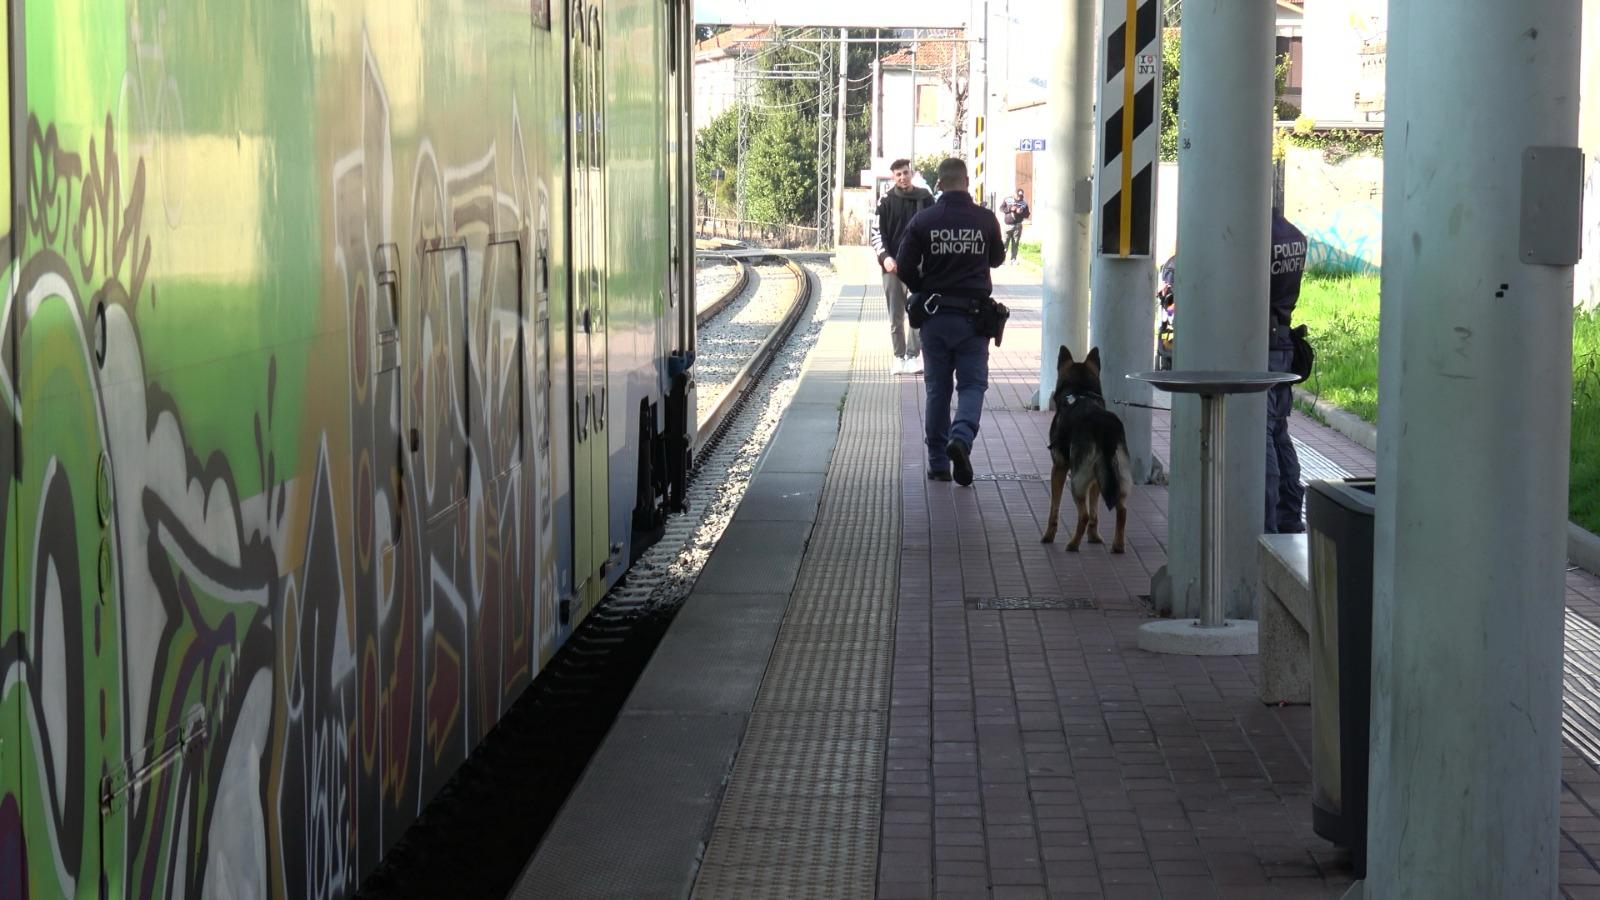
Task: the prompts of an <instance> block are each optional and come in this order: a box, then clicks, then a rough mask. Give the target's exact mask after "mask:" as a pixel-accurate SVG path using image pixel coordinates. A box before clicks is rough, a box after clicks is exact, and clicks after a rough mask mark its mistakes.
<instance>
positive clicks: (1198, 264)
mask: <svg viewBox="0 0 1600 900" xmlns="http://www.w3.org/2000/svg"><path fill="white" fill-rule="evenodd" d="M1272 56H1273V6H1272V4H1270V3H1188V4H1184V8H1183V86H1182V88H1181V91H1182V93H1181V95H1180V96H1179V101H1178V165H1179V169H1180V171H1182V173H1183V177H1182V178H1181V179H1179V182H1178V281H1177V284H1176V285H1175V287H1176V292H1177V295H1178V297H1179V298H1180V299H1179V303H1178V317H1177V341H1178V343H1177V347H1176V352H1175V358H1174V360H1173V365H1174V367H1175V368H1177V369H1210V370H1255V371H1260V370H1263V369H1265V368H1266V367H1267V316H1268V312H1267V277H1268V266H1269V265H1270V261H1269V256H1270V255H1271V244H1272V239H1271V234H1272V218H1271V214H1272V207H1271V202H1272V66H1273V58H1272ZM1266 415H1267V413H1266V399H1265V396H1264V395H1262V394H1250V395H1244V396H1239V397H1233V398H1230V399H1229V400H1228V416H1227V428H1226V432H1227V433H1226V435H1225V436H1224V437H1223V439H1222V440H1223V447H1224V448H1225V452H1226V454H1227V457H1226V460H1227V468H1226V470H1225V474H1224V481H1225V483H1226V484H1227V485H1228V492H1227V496H1226V497H1225V498H1224V502H1225V503H1226V504H1227V506H1226V509H1225V511H1224V515H1225V516H1226V520H1225V521H1226V522H1227V523H1228V527H1227V530H1226V532H1225V533H1224V535H1223V540H1224V542H1225V546H1224V550H1223V588H1224V590H1225V592H1226V595H1227V596H1226V597H1225V598H1224V600H1225V605H1224V609H1225V611H1226V615H1227V616H1228V617H1229V618H1240V619H1247V618H1255V580H1256V564H1255V561H1256V538H1257V536H1258V535H1260V534H1261V527H1262V524H1263V523H1262V508H1263V502H1264V501H1263V493H1264V491H1265V480H1266V475H1265V469H1266V433H1267V432H1266V428H1267V425H1266ZM1170 477H1171V485H1172V488H1171V493H1170V495H1169V497H1170V500H1169V503H1170V508H1169V511H1168V512H1169V514H1168V522H1169V523H1170V524H1169V526H1168V527H1169V529H1170V531H1169V539H1168V544H1167V559H1168V573H1169V575H1170V577H1171V586H1172V602H1173V608H1174V610H1175V613H1174V614H1175V615H1176V616H1177V617H1179V618H1192V617H1195V616H1198V615H1199V613H1200V481H1201V467H1200V402H1199V400H1198V399H1197V398H1195V397H1186V396H1176V397H1173V402H1172V460H1171V476H1170Z"/></svg>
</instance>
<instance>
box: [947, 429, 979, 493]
mask: <svg viewBox="0 0 1600 900" xmlns="http://www.w3.org/2000/svg"><path fill="white" fill-rule="evenodd" d="M944 452H945V455H947V456H949V457H950V465H951V467H952V468H954V469H955V476H956V484H959V485H961V486H962V487H966V486H967V485H969V484H971V483H972V460H970V459H968V458H967V445H966V444H963V443H961V442H960V441H958V440H956V439H955V438H951V439H950V443H948V444H945V445H944Z"/></svg>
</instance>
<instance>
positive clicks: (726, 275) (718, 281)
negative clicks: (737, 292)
mask: <svg viewBox="0 0 1600 900" xmlns="http://www.w3.org/2000/svg"><path fill="white" fill-rule="evenodd" d="M738 279H739V263H738V262H736V261H735V260H732V259H728V258H727V257H719V256H707V255H705V254H703V253H702V254H697V255H696V256H695V258H694V297H695V299H694V304H695V306H694V308H695V310H696V311H697V312H698V311H699V310H702V309H705V308H706V307H708V306H710V305H711V304H713V303H715V302H717V301H718V300H720V299H721V298H722V295H723V293H724V292H725V291H727V290H728V288H730V287H733V283H734V282H735V281H737V280H738Z"/></svg>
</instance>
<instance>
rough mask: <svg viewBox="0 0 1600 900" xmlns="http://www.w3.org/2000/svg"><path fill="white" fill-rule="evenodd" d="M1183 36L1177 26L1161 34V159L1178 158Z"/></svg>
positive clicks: (1172, 159)
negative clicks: (1180, 61)
mask: <svg viewBox="0 0 1600 900" xmlns="http://www.w3.org/2000/svg"><path fill="white" fill-rule="evenodd" d="M1181 53H1182V37H1181V35H1180V32H1179V31H1178V29H1176V28H1168V29H1167V30H1166V31H1164V32H1162V34H1161V161H1162V162H1175V161H1177V159H1178V75H1179V67H1178V62H1179V59H1180V55H1181Z"/></svg>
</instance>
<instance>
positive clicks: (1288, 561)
mask: <svg viewBox="0 0 1600 900" xmlns="http://www.w3.org/2000/svg"><path fill="white" fill-rule="evenodd" d="M1256 549H1257V552H1256V556H1257V570H1258V573H1259V574H1258V576H1257V577H1258V579H1259V581H1258V585H1259V588H1260V590H1259V591H1258V593H1259V595H1260V598H1261V613H1260V618H1261V636H1260V647H1261V649H1260V659H1261V702H1262V703H1310V702H1311V561H1310V555H1309V554H1308V552H1307V544H1306V536H1305V535H1303V534H1263V535H1262V536H1261V538H1260V543H1259V544H1258V545H1257V548H1256Z"/></svg>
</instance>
